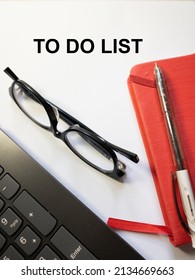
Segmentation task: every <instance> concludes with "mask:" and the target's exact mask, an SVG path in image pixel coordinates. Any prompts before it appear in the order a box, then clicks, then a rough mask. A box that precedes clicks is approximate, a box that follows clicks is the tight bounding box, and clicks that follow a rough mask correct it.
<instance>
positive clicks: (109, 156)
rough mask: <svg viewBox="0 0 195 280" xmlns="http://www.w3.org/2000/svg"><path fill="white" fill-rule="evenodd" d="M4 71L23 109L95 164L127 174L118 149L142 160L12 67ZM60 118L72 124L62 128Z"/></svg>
mask: <svg viewBox="0 0 195 280" xmlns="http://www.w3.org/2000/svg"><path fill="white" fill-rule="evenodd" d="M4 72H5V73H6V74H7V75H8V76H9V77H10V78H11V79H12V80H13V83H12V85H11V87H10V89H9V90H10V95H11V97H12V98H13V100H14V101H15V102H16V104H17V105H18V107H19V108H20V109H21V110H22V111H23V113H25V114H26V115H27V116H28V117H29V118H30V119H31V120H32V121H33V122H35V123H36V124H37V125H39V126H41V127H42V128H44V129H46V130H48V131H51V132H52V133H53V135H54V136H55V137H57V138H59V139H61V140H62V141H63V142H64V143H65V144H66V145H67V146H68V147H69V148H70V149H71V150H72V151H73V152H74V153H75V154H76V155H77V156H78V157H79V158H80V159H82V160H83V161H84V162H86V163H87V164H89V165H90V166H92V167H93V168H95V169H97V170H99V171H100V172H102V173H104V174H106V175H108V176H110V177H112V178H114V179H118V178H120V177H122V176H123V175H124V174H125V169H126V166H125V164H124V163H123V162H121V161H120V160H118V158H117V155H116V152H117V153H119V154H121V155H123V156H124V157H126V158H128V159H130V160H131V161H133V162H135V163H137V162H138V161H139V158H138V156H137V155H136V154H135V153H132V152H130V151H127V150H125V149H122V148H120V147H118V146H116V145H113V144H112V143H110V142H108V141H106V140H105V139H103V138H102V137H100V136H99V135H98V134H97V133H95V132H94V131H93V130H91V129H90V128H88V127H87V126H86V125H84V124H83V123H81V122H80V121H78V120H77V119H75V118H74V117H72V116H71V115H69V114H68V113H67V112H65V111H64V110H62V109H60V108H59V107H57V106H56V105H54V104H53V103H51V102H49V101H48V100H46V99H44V98H43V97H42V96H41V95H40V94H39V93H38V92H37V91H36V90H34V89H33V88H32V87H31V86H30V85H28V84H27V83H26V82H24V81H22V80H20V79H19V78H18V77H17V76H16V75H15V74H14V73H13V71H12V70H11V69H10V68H9V67H7V68H6V69H5V70H4ZM60 120H62V121H64V122H65V123H66V124H68V125H69V126H70V127H69V128H68V129H66V130H65V131H63V132H61V131H59V129H58V124H59V121H60Z"/></svg>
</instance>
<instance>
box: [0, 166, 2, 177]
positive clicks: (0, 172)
mask: <svg viewBox="0 0 195 280" xmlns="http://www.w3.org/2000/svg"><path fill="white" fill-rule="evenodd" d="M2 173H3V167H2V166H0V175H1V174H2Z"/></svg>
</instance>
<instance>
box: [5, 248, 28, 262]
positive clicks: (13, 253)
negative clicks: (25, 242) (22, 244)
mask: <svg viewBox="0 0 195 280" xmlns="http://www.w3.org/2000/svg"><path fill="white" fill-rule="evenodd" d="M0 260H24V257H23V256H22V255H21V254H20V253H19V252H18V251H17V250H16V249H15V248H14V247H13V246H12V245H11V246H9V247H8V248H7V249H6V251H5V252H4V253H3V254H2V255H1V256H0Z"/></svg>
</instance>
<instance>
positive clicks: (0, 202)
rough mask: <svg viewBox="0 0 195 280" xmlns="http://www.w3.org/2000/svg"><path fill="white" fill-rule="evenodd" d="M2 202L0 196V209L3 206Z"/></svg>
mask: <svg viewBox="0 0 195 280" xmlns="http://www.w3.org/2000/svg"><path fill="white" fill-rule="evenodd" d="M3 205H4V202H3V200H2V199H1V198H0V210H1V209H2V208H3Z"/></svg>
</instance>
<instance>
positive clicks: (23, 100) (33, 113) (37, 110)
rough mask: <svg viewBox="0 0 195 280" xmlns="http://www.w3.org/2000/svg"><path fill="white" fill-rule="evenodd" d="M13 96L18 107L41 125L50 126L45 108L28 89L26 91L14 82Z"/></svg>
mask: <svg viewBox="0 0 195 280" xmlns="http://www.w3.org/2000/svg"><path fill="white" fill-rule="evenodd" d="M13 95H14V98H15V100H16V102H17V104H18V105H19V107H20V108H21V109H22V110H23V111H24V112H25V113H26V114H27V115H28V116H29V117H30V118H31V119H33V120H34V121H36V122H37V123H39V124H40V125H41V126H44V127H50V121H49V117H48V115H47V112H46V111H45V108H44V107H43V106H42V104H41V103H40V102H39V100H38V99H37V98H36V97H35V96H34V95H33V96H32V95H31V92H30V91H28V92H27V91H26V90H25V88H23V87H22V86H21V85H20V84H17V83H15V84H14V87H13Z"/></svg>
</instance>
